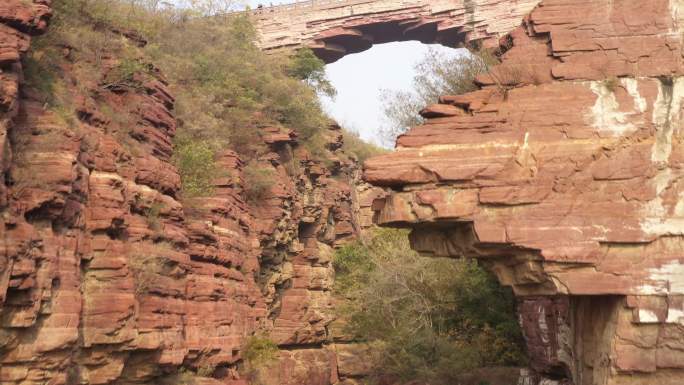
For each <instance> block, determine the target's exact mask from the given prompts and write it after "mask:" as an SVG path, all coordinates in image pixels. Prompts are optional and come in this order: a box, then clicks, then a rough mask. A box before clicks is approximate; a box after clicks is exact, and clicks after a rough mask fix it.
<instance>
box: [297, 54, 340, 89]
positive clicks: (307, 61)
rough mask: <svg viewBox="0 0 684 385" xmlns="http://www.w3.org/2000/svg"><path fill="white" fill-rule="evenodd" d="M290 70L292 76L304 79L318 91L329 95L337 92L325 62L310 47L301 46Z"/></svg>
mask: <svg viewBox="0 0 684 385" xmlns="http://www.w3.org/2000/svg"><path fill="white" fill-rule="evenodd" d="M288 72H289V74H290V76H292V77H294V78H297V79H301V80H304V81H306V82H308V83H309V85H311V86H312V87H313V88H314V89H315V90H316V91H318V92H321V93H323V94H324V95H327V96H329V97H334V96H335V95H336V94H337V91H336V90H335V87H333V85H332V84H331V83H330V81H329V80H328V79H327V78H326V75H325V63H324V62H323V60H321V59H319V58H318V57H317V56H316V55H315V54H314V52H313V51H312V50H311V49H310V48H300V49H298V50H297V52H296V53H295V55H294V57H293V59H292V60H291V63H290V66H289V69H288Z"/></svg>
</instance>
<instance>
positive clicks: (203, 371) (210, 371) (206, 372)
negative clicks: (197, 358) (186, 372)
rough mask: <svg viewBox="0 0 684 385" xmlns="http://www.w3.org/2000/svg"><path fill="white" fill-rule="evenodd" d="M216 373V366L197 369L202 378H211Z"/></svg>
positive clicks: (203, 366)
mask: <svg viewBox="0 0 684 385" xmlns="http://www.w3.org/2000/svg"><path fill="white" fill-rule="evenodd" d="M215 371H216V365H214V364H206V365H202V366H200V367H199V368H197V375H198V376H200V377H211V376H213V375H214V372H215Z"/></svg>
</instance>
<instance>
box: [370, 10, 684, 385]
mask: <svg viewBox="0 0 684 385" xmlns="http://www.w3.org/2000/svg"><path fill="white" fill-rule="evenodd" d="M683 22H684V2H682V1H678V0H651V1H641V0H624V1H609V0H594V1H575V0H544V1H542V2H541V3H540V4H539V6H537V7H536V8H535V9H534V10H533V11H532V12H531V13H530V15H529V16H528V17H526V18H525V20H524V22H523V24H522V26H520V27H519V28H517V29H516V30H514V31H513V32H512V33H511V34H510V36H509V37H506V38H504V39H502V40H501V42H500V43H501V50H502V52H504V53H503V55H502V59H503V62H502V64H501V65H499V66H497V67H496V68H494V69H492V70H491V72H490V73H489V74H487V75H481V76H480V77H479V78H478V82H479V83H480V84H481V85H482V88H481V90H478V91H475V92H472V93H468V94H465V95H458V96H444V97H442V98H441V100H440V103H439V104H436V105H433V106H429V107H427V108H426V109H425V110H423V111H422V115H423V116H424V117H425V118H426V122H425V124H424V125H422V126H419V127H415V128H413V129H412V130H410V131H409V132H408V133H407V134H405V135H403V136H401V137H400V138H399V139H398V141H397V151H396V152H394V153H391V154H388V155H383V156H380V157H376V158H373V159H371V160H369V161H367V162H366V165H365V178H366V180H368V181H369V182H371V183H373V184H375V185H378V186H384V187H386V188H388V189H389V190H390V193H388V195H387V196H386V197H384V198H381V199H378V200H376V201H375V203H374V210H375V220H376V222H377V223H379V224H381V225H383V226H396V227H410V228H412V229H413V231H412V233H411V241H412V246H413V247H414V248H415V249H417V250H419V251H421V252H424V253H427V254H432V255H435V256H450V257H474V258H478V259H480V260H481V261H482V263H484V264H485V265H487V266H489V267H490V268H491V269H492V270H493V271H494V272H495V273H496V274H497V276H498V277H499V279H500V281H501V282H502V283H503V284H505V285H509V286H511V287H512V288H513V290H514V291H515V293H516V294H517V296H518V298H519V301H520V303H519V312H520V319H521V322H522V326H523V329H524V334H525V338H526V341H527V344H528V350H529V353H530V358H531V362H530V364H531V372H530V373H529V376H528V377H529V378H528V379H527V380H525V381H523V382H524V383H526V384H527V383H536V382H533V380H534V381H537V380H539V379H540V378H541V379H543V381H544V382H543V383H544V384H570V383H572V384H576V385H599V384H600V385H612V384H615V385H617V384H619V385H630V384H634V385H636V384H639V385H642V384H653V385H655V384H658V385H667V384H670V385H675V384H681V383H682V382H683V381H684V344H683V341H684V329H683V328H682V325H684V317H683V316H682V315H683V314H684V289H683V288H684V286H682V285H683V284H684V269H683V267H682V266H684V265H683V264H684V179H683V177H684V147H683V144H684V130H683V129H682V107H683V104H682V101H683V98H684V88H683V86H684V78H683V77H682V75H684V67H683V62H682V55H683V47H684V46H683V45H682V43H683V40H682V39H683V33H684V29H682V27H684V24H683ZM528 381H529V382H528Z"/></svg>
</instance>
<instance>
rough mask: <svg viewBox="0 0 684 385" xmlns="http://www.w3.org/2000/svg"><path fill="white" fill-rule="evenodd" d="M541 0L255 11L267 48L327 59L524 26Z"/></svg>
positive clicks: (334, 0) (326, 0)
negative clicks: (525, 18) (309, 51)
mask: <svg viewBox="0 0 684 385" xmlns="http://www.w3.org/2000/svg"><path fill="white" fill-rule="evenodd" d="M538 3H539V0H438V1H426V0H409V1H405V0H404V1H399V0H361V1H359V0H345V1H339V0H315V1H313V2H311V1H303V2H296V3H293V4H287V5H278V6H274V7H266V8H258V9H255V10H254V11H253V12H252V17H253V19H254V21H255V26H256V29H257V32H258V34H259V36H258V44H259V46H260V47H261V48H262V49H264V50H275V49H281V48H286V49H296V48H300V47H310V48H312V49H313V51H314V52H315V53H316V54H317V55H318V56H319V57H320V58H321V59H323V60H324V61H325V62H327V63H332V62H334V61H336V60H337V59H339V58H341V57H343V56H344V55H347V54H351V53H355V52H361V51H363V50H366V49H368V48H370V47H371V46H372V45H373V44H381V43H388V42H393V41H406V40H419V41H421V42H423V43H441V44H443V45H446V46H449V47H457V46H459V45H460V44H462V43H465V42H468V41H471V40H480V39H490V38H493V39H491V41H495V40H496V39H497V38H498V37H500V36H501V35H503V34H505V33H507V32H509V31H510V30H512V29H514V28H515V27H517V26H518V25H520V20H522V18H523V16H524V15H525V14H527V13H528V12H529V11H530V10H531V9H532V8H533V7H534V6H535V5H536V4H538Z"/></svg>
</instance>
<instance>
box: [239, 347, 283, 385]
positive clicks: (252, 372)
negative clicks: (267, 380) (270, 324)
mask: <svg viewBox="0 0 684 385" xmlns="http://www.w3.org/2000/svg"><path fill="white" fill-rule="evenodd" d="M242 358H243V359H244V363H245V369H246V372H247V373H246V374H247V376H248V378H249V379H250V380H251V383H253V384H256V385H259V384H262V383H264V381H263V378H262V377H264V376H265V374H264V371H265V370H266V369H268V368H269V366H270V365H272V364H273V362H274V361H275V360H276V359H277V358H278V345H277V344H276V343H275V342H273V341H272V340H271V339H270V338H268V337H267V336H263V335H254V336H251V337H249V338H247V340H246V341H245V345H244V347H243V348H242Z"/></svg>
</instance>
